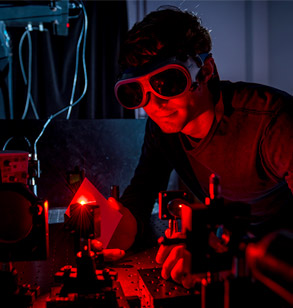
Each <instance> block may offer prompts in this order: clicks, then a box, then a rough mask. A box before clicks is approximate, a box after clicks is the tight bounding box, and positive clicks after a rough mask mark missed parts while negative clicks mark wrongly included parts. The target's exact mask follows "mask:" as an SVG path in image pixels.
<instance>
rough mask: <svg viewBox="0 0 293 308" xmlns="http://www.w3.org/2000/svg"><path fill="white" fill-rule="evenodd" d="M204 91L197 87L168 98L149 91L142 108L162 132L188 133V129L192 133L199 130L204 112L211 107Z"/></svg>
mask: <svg viewBox="0 0 293 308" xmlns="http://www.w3.org/2000/svg"><path fill="white" fill-rule="evenodd" d="M204 92H206V91H200V90H199V89H198V88H197V89H196V90H195V91H191V90H189V91H187V92H185V94H184V95H182V96H180V97H177V98H174V99H169V100H164V99H161V98H159V97H157V96H156V95H155V94H153V93H150V100H149V103H148V104H147V105H146V106H145V107H143V108H144V110H145V112H146V113H147V114H148V115H149V117H150V118H151V119H152V120H153V121H154V122H155V123H157V125H158V126H159V127H160V128H161V130H162V131H163V132H164V133H178V132H182V133H185V134H190V130H192V131H193V133H194V132H196V131H197V130H199V131H200V129H201V125H202V121H203V120H204V116H205V114H206V112H208V111H209V110H210V108H212V106H211V105H210V104H209V97H208V96H207V97H205V95H203V93H204ZM207 93H208V92H207ZM197 126H198V127H197Z"/></svg>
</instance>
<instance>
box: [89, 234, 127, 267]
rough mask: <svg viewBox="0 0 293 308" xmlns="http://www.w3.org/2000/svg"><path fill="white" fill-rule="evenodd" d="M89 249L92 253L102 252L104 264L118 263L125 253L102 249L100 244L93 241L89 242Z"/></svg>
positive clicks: (119, 250)
mask: <svg viewBox="0 0 293 308" xmlns="http://www.w3.org/2000/svg"><path fill="white" fill-rule="evenodd" d="M91 249H92V250H93V251H94V252H101V251H102V252H103V255H104V260H105V261H106V262H113V261H118V260H120V259H121V258H123V257H124V256H125V251H124V250H122V249H118V248H115V249H103V244H102V242H100V241H98V240H96V239H94V240H91Z"/></svg>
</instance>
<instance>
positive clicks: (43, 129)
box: [34, 1, 88, 158]
mask: <svg viewBox="0 0 293 308" xmlns="http://www.w3.org/2000/svg"><path fill="white" fill-rule="evenodd" d="M80 4H81V7H82V10H83V14H84V40H83V61H82V62H83V70H84V79H85V83H84V89H83V92H82V94H81V96H80V97H79V98H78V99H77V100H76V101H75V102H74V103H72V105H69V106H66V107H64V108H63V109H61V110H59V111H58V112H56V113H55V114H53V115H51V116H50V117H49V118H48V120H47V121H46V123H45V124H44V126H43V128H42V130H41V132H40V134H39V136H38V137H37V138H36V140H35V142H34V156H35V158H36V157H37V143H38V141H39V140H40V138H41V136H42V135H43V134H44V132H45V129H46V127H47V126H48V125H49V123H50V122H51V120H52V119H54V118H55V117H57V116H58V115H59V114H61V113H63V112H64V111H66V110H68V109H69V108H72V107H74V106H75V105H77V104H78V103H79V102H80V101H81V99H82V98H83V97H84V95H85V93H86V91H87V85H88V80H87V71H86V62H85V47H86V34H87V27H88V22H87V14H86V10H85V7H84V5H83V3H82V1H80Z"/></svg>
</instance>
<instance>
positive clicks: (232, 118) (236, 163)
mask: <svg viewBox="0 0 293 308" xmlns="http://www.w3.org/2000/svg"><path fill="white" fill-rule="evenodd" d="M220 88H221V95H220V99H219V101H218V102H217V105H216V108H217V110H218V117H217V119H215V121H214V123H213V125H212V127H211V129H210V131H209V133H208V135H207V136H206V137H205V138H203V139H202V140H200V141H199V140H193V139H192V138H190V137H188V136H186V135H183V134H182V133H176V134H165V133H163V132H162V131H161V129H160V128H159V127H158V126H157V124H156V123H154V122H153V121H152V120H151V119H148V121H147V124H146V131H145V138H144V143H143V147H142V152H141V157H140V160H139V164H138V166H137V168H136V170H135V174H134V177H133V178H132V180H131V183H130V185H129V186H128V187H127V188H126V190H125V192H124V194H123V196H122V197H121V202H122V203H123V204H124V205H125V206H126V207H128V208H129V209H130V210H131V212H132V213H133V214H134V215H135V217H136V218H137V220H138V222H139V223H142V224H143V223H145V222H146V220H147V219H148V218H149V217H150V214H151V211H152V209H153V205H154V202H155V199H156V198H157V197H158V192H159V191H161V190H165V189H166V187H167V184H168V180H169V176H170V173H171V171H172V170H173V169H175V170H176V172H177V173H178V175H179V176H180V178H181V179H182V181H183V182H184V183H185V184H186V186H187V187H188V188H189V189H190V191H191V192H192V193H193V194H194V195H195V196H196V197H197V198H198V199H199V200H200V201H201V202H204V200H205V197H206V196H208V184H209V176H210V174H211V173H215V174H217V175H218V176H219V177H220V183H221V191H222V197H223V198H224V200H225V202H226V203H233V202H243V203H247V204H249V205H250V207H251V225H252V226H259V225H260V224H261V227H260V228H259V229H260V230H261V232H265V231H264V230H265V229H266V228H267V227H268V226H269V227H268V229H275V228H279V227H288V226H289V227H291V226H292V224H291V220H292V216H291V215H292V212H293V211H292V208H293V201H292V199H293V197H292V191H291V190H290V188H291V189H292V187H293V179H292V177H293V176H292V174H293V159H292V157H293V154H292V153H293V98H292V96H291V95H289V94H287V93H285V92H283V91H280V90H277V89H274V88H271V87H268V86H263V85H259V84H252V83H244V82H237V83H232V82H227V81H225V82H224V81H222V82H221V87H220ZM286 180H287V181H286ZM289 187H290V188H289ZM264 226H266V228H265V227H264Z"/></svg>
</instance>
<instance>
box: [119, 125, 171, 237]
mask: <svg viewBox="0 0 293 308" xmlns="http://www.w3.org/2000/svg"><path fill="white" fill-rule="evenodd" d="M158 130H159V128H158V127H156V125H155V123H154V122H152V120H150V119H148V121H147V123H146V130H145V137H144V142H143V146H142V150H141V155H140V159H139V163H138V165H137V167H136V169H135V172H134V176H133V178H132V179H131V182H130V185H129V186H128V187H127V188H126V189H125V191H124V193H123V194H122V196H121V198H120V201H121V203H122V204H123V205H124V206H125V207H127V208H128V209H129V210H130V211H131V213H132V214H133V215H134V216H135V218H136V220H137V223H138V229H139V233H140V234H141V233H143V229H144V225H145V224H146V222H147V221H148V220H149V218H150V215H151V212H152V209H153V206H154V203H155V200H156V199H157V197H158V193H159V191H161V190H165V189H166V188H167V185H168V181H169V177H170V173H171V171H172V167H171V165H170V164H169V162H168V161H167V159H166V157H164V155H163V153H162V151H161V147H160V142H159V137H158V133H159V132H158Z"/></svg>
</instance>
